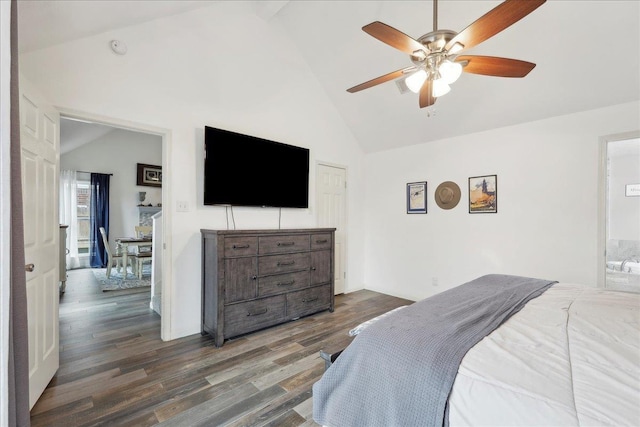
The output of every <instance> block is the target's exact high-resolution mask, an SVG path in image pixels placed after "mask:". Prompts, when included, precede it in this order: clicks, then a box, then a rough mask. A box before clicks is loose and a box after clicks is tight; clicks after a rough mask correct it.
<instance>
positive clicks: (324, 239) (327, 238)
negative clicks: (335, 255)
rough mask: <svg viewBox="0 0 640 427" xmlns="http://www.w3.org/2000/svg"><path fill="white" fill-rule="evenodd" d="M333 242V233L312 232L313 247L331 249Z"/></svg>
mask: <svg viewBox="0 0 640 427" xmlns="http://www.w3.org/2000/svg"><path fill="white" fill-rule="evenodd" d="M332 247H333V242H332V241H331V234H330V233H326V234H312V235H311V249H331V248H332Z"/></svg>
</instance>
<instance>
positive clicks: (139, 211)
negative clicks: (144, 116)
mask: <svg viewBox="0 0 640 427" xmlns="http://www.w3.org/2000/svg"><path fill="white" fill-rule="evenodd" d="M59 111H60V115H61V117H62V118H63V120H68V121H69V122H71V121H73V122H75V123H76V124H78V123H79V124H85V125H91V126H94V127H95V129H94V131H96V129H98V130H97V131H96V132H97V133H98V136H97V137H96V138H97V139H98V140H100V139H104V138H105V135H108V134H109V132H115V133H116V135H115V136H117V137H119V138H120V139H123V138H124V139H123V140H122V141H121V145H120V148H115V147H114V149H113V152H112V153H110V154H109V155H108V158H102V159H99V161H100V163H95V159H94V163H93V165H89V166H87V167H82V168H80V167H77V169H78V170H83V171H85V172H98V173H112V172H114V171H112V170H110V168H111V169H112V166H113V165H114V164H119V163H127V165H126V169H124V170H123V172H122V173H118V175H123V179H120V180H119V181H120V182H119V183H118V178H117V177H116V176H115V174H114V176H112V178H113V179H112V185H111V191H110V193H111V196H110V198H111V197H113V195H114V194H118V193H119V194H120V196H119V197H120V199H121V200H123V203H122V204H114V203H113V200H112V203H111V208H110V210H113V212H114V215H115V214H116V213H117V214H120V215H121V214H123V213H122V211H123V210H126V211H127V212H125V214H126V216H127V218H128V219H127V220H126V221H124V220H121V221H119V222H117V224H113V220H112V219H110V223H111V224H112V228H111V232H110V236H113V237H114V238H116V237H126V236H133V234H135V226H136V225H140V220H141V218H142V219H143V220H144V221H150V217H151V216H153V215H154V214H155V213H156V211H161V212H162V217H161V220H160V221H158V224H156V225H157V226H158V229H159V230H161V235H162V243H161V246H160V247H157V245H156V242H155V241H154V246H153V250H157V253H158V255H159V259H160V261H159V262H158V263H157V265H154V266H153V271H154V273H156V275H155V276H156V277H155V278H153V279H152V281H153V282H158V280H159V282H158V283H155V284H156V285H157V286H156V287H155V288H156V291H157V292H156V295H155V297H156V298H155V302H156V305H155V306H154V307H152V308H154V309H156V308H157V310H156V311H158V312H159V313H161V319H160V320H161V321H160V323H161V330H160V335H161V338H162V339H163V340H165V341H168V340H171V338H172V337H171V293H170V292H169V289H170V288H171V263H170V261H169V260H170V255H171V254H170V250H171V249H170V248H171V240H172V239H171V236H170V234H169V233H168V230H170V224H171V210H170V209H166V207H167V206H169V200H170V188H169V187H168V186H161V187H159V188H154V187H150V186H139V185H138V184H137V175H138V170H137V169H138V168H137V164H138V163H140V164H144V163H150V162H148V161H143V160H144V157H135V156H140V153H137V154H135V153H133V154H132V155H131V156H133V157H131V156H129V155H128V154H127V152H126V149H123V148H122V145H124V146H125V147H127V146H128V145H130V144H132V143H133V140H129V139H127V135H133V136H136V135H137V138H142V140H145V139H146V140H148V141H154V142H153V143H152V144H153V145H154V146H155V147H156V148H154V149H157V150H159V157H156V159H157V160H158V161H155V160H152V161H153V165H154V166H161V167H162V171H163V174H164V177H165V179H164V181H165V182H166V181H167V180H166V176H167V173H168V159H169V157H170V156H169V153H170V150H171V135H170V131H169V130H167V129H163V128H157V127H153V126H148V125H144V124H140V123H133V122H128V121H125V120H120V119H114V118H111V117H105V116H100V115H95V114H89V113H84V112H78V111H75V110H66V109H59ZM100 129H102V130H100ZM105 129H106V130H105ZM112 136H113V135H112ZM63 137H64V136H63ZM96 138H94V139H96ZM78 144H79V142H78V141H73V142H72V144H71V145H72V147H74V146H76V149H75V151H76V156H79V155H81V150H82V149H83V147H79V146H78ZM77 147H79V148H77ZM65 156H67V153H66V152H63V153H61V158H63V157H65ZM109 159H111V160H109ZM76 160H77V159H76ZM67 166H69V164H68V163H66V162H64V161H61V170H62V169H66V168H68V167H67ZM113 167H116V166H113ZM125 175H126V176H125ZM142 193H145V194H144V199H142V197H143V194H142ZM149 204H151V205H152V206H149ZM139 205H143V206H139ZM158 205H159V206H158ZM154 209H155V211H154V212H151V211H152V210H154ZM112 218H115V216H112ZM145 224H146V223H145ZM113 225H115V227H113ZM110 239H111V237H110ZM160 255H161V256H160ZM158 292H159V293H161V295H162V297H161V298H160V301H159V302H158V298H157V293H158Z"/></svg>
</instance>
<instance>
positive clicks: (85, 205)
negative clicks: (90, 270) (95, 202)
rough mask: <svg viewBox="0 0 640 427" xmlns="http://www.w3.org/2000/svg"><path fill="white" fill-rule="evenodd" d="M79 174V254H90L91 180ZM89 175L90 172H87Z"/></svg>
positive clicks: (81, 255)
mask: <svg viewBox="0 0 640 427" xmlns="http://www.w3.org/2000/svg"><path fill="white" fill-rule="evenodd" d="M81 175H85V174H78V186H77V197H76V199H77V208H78V211H77V212H78V256H80V257H83V256H89V235H90V233H89V229H90V228H89V227H90V215H91V181H90V179H87V177H83V176H81ZM86 175H89V174H86Z"/></svg>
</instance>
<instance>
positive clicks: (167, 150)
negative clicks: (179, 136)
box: [56, 107, 177, 341]
mask: <svg viewBox="0 0 640 427" xmlns="http://www.w3.org/2000/svg"><path fill="white" fill-rule="evenodd" d="M56 108H57V109H58V111H59V112H60V115H61V116H63V117H66V118H72V119H80V120H86V121H90V122H94V123H97V124H104V125H110V126H116V127H119V128H122V129H126V130H132V131H138V132H145V133H150V134H154V135H158V136H160V137H161V138H162V170H163V171H165V172H163V176H164V177H167V176H168V175H167V172H166V171H169V170H170V168H169V159H170V158H171V152H172V146H173V144H172V138H171V130H169V129H165V128H159V127H156V126H150V125H146V124H143V123H137V122H131V121H128V120H122V119H116V118H113V117H107V116H102V115H99V114H92V113H87V112H84V111H78V110H73V109H69V108H64V107H56ZM165 182H166V184H167V185H163V186H162V206H172V203H171V186H170V185H169V180H166V181H165ZM162 217H163V220H162V238H163V240H164V254H163V256H162V316H161V317H160V337H161V338H162V340H163V341H171V340H172V339H173V337H175V336H177V335H175V334H172V332H171V331H172V328H171V313H172V311H171V299H172V296H173V295H172V292H171V291H172V284H173V276H172V274H173V271H172V263H171V259H172V258H171V242H172V235H171V218H172V212H171V209H163V210H162Z"/></svg>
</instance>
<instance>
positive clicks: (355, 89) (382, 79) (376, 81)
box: [347, 67, 416, 93]
mask: <svg viewBox="0 0 640 427" xmlns="http://www.w3.org/2000/svg"><path fill="white" fill-rule="evenodd" d="M415 69H416V67H407V68H403V69H401V70H397V71H394V72H392V73H389V74H385V75H384V76H380V77H376V78H375V79H372V80H369V81H368V82H364V83H361V84H359V85H357V86H354V87H352V88H350V89H347V92H349V93H355V92H359V91H361V90H364V89H369V88H370V87H372V86H376V85H379V84H380V83H384V82H388V81H389V80H393V79H397V78H398V77H401V76H402V75H403V74H406V73H408V72H409V71H413V70H415Z"/></svg>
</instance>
